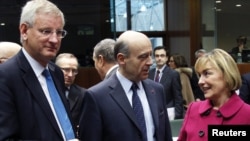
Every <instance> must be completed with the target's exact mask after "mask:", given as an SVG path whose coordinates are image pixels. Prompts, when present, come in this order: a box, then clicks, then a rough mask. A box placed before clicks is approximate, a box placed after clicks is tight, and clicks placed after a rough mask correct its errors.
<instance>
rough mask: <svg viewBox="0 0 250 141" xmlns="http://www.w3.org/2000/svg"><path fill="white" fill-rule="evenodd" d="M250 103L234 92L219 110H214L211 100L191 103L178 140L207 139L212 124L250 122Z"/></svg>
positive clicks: (202, 140) (197, 140)
mask: <svg viewBox="0 0 250 141" xmlns="http://www.w3.org/2000/svg"><path fill="white" fill-rule="evenodd" d="M249 114H250V105H248V104H246V103H244V102H243V101H242V100H241V99H240V97H239V96H238V95H237V94H236V93H234V94H233V95H232V96H231V98H230V99H229V101H228V102H227V103H225V104H224V105H223V106H222V107H221V108H220V109H219V110H214V109H213V108H212V105H211V103H210V100H205V101H199V102H193V103H191V104H190V106H189V108H188V110H187V112H186V115H185V119H184V121H183V125H182V127H181V130H180V134H179V138H178V141H207V140H208V125H210V124H218V125H223V124H233V125H235V124H236V125H240V124H250V117H249Z"/></svg>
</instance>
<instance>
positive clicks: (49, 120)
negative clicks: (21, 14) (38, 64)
mask: <svg viewBox="0 0 250 141" xmlns="http://www.w3.org/2000/svg"><path fill="white" fill-rule="evenodd" d="M49 70H50V73H51V75H52V78H53V80H54V82H55V85H56V88H57V90H58V93H59V94H60V97H61V99H62V101H63V103H64V105H65V106H66V111H67V112H68V113H69V107H68V105H67V100H66V97H65V94H64V80H63V73H62V71H61V70H60V68H58V67H57V66H56V65H55V64H54V63H52V62H50V63H49ZM0 97H1V98H0V115H1V116H0V140H1V141H2V140H7V139H13V140H39V141H62V140H63V137H62V135H61V132H60V130H59V127H58V125H57V122H56V119H55V118H54V115H53V113H52V110H51V108H50V106H49V103H48V101H47V98H46V96H45V94H44V92H43V89H42V87H41V85H40V83H39V81H38V79H37V77H36V75H35V73H34V71H33V69H32V68H31V66H30V64H29V63H28V61H27V59H26V58H25V56H24V54H23V52H22V51H20V52H19V53H18V54H17V55H16V56H14V57H13V58H11V59H9V60H8V61H7V62H5V63H4V64H1V65H0ZM68 115H69V114H68ZM69 117H70V115H69ZM70 118H71V117H70Z"/></svg>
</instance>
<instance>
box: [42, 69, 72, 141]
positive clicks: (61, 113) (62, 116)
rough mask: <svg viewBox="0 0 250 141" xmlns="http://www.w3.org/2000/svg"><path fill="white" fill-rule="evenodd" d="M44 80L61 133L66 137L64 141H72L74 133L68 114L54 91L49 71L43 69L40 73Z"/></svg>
mask: <svg viewBox="0 0 250 141" xmlns="http://www.w3.org/2000/svg"><path fill="white" fill-rule="evenodd" d="M42 74H43V75H44V76H45V78H46V83H47V87H48V90H49V94H50V98H51V101H52V103H53V106H54V109H55V111H56V115H57V118H58V120H59V122H60V125H61V127H62V129H63V133H64V135H65V137H66V140H70V139H74V138H75V135H74V131H73V129H72V125H71V123H70V120H69V118H68V114H67V112H66V110H65V107H64V105H63V103H62V100H61V98H60V96H59V94H58V92H57V90H56V87H55V84H54V82H53V80H52V77H51V75H50V73H49V70H47V69H45V70H44V71H43V73H42Z"/></svg>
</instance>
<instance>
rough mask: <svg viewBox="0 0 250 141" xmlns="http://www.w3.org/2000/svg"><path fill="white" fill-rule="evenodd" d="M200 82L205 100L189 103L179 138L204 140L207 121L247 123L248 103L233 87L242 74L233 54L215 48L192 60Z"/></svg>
mask: <svg viewBox="0 0 250 141" xmlns="http://www.w3.org/2000/svg"><path fill="white" fill-rule="evenodd" d="M195 70H196V71H197V73H198V74H199V86H200V88H201V89H202V91H203V92H204V95H205V98H206V100H204V101H199V102H193V103H191V104H190V105H189V108H188V110H187V112H186V116H185V118H184V122H183V125H182V128H181V131H180V134H179V138H178V141H207V140H208V136H209V135H208V125H232V124H233V125H245V124H250V118H249V114H250V105H247V104H245V103H244V102H243V101H242V100H241V99H240V97H239V96H238V95H237V94H236V92H235V90H237V89H239V87H240V86H241V77H240V73H239V70H238V67H237V65H236V63H235V61H234V60H233V58H232V57H231V56H230V55H229V54H228V53H227V52H226V51H224V50H222V49H214V50H212V51H211V52H209V53H207V54H205V55H204V56H202V57H200V58H199V59H198V60H197V61H196V63H195Z"/></svg>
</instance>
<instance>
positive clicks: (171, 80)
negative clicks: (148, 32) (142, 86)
mask: <svg viewBox="0 0 250 141" xmlns="http://www.w3.org/2000/svg"><path fill="white" fill-rule="evenodd" d="M153 55H154V57H155V63H156V68H152V69H151V70H150V71H149V76H148V78H149V79H152V80H154V81H158V82H159V83H160V84H162V86H163V87H164V90H165V95H164V97H165V100H166V108H174V119H181V118H183V111H184V108H183V97H182V93H181V90H182V87H181V80H180V75H179V73H178V72H177V71H175V70H173V69H171V68H169V67H168V65H167V64H166V63H167V61H168V57H169V53H168V51H167V50H166V49H165V47H164V46H157V47H155V48H154V52H153ZM157 71H159V77H158V80H156V78H157ZM168 110H169V109H168ZM169 116H170V117H171V114H169ZM170 119H171V118H170Z"/></svg>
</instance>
